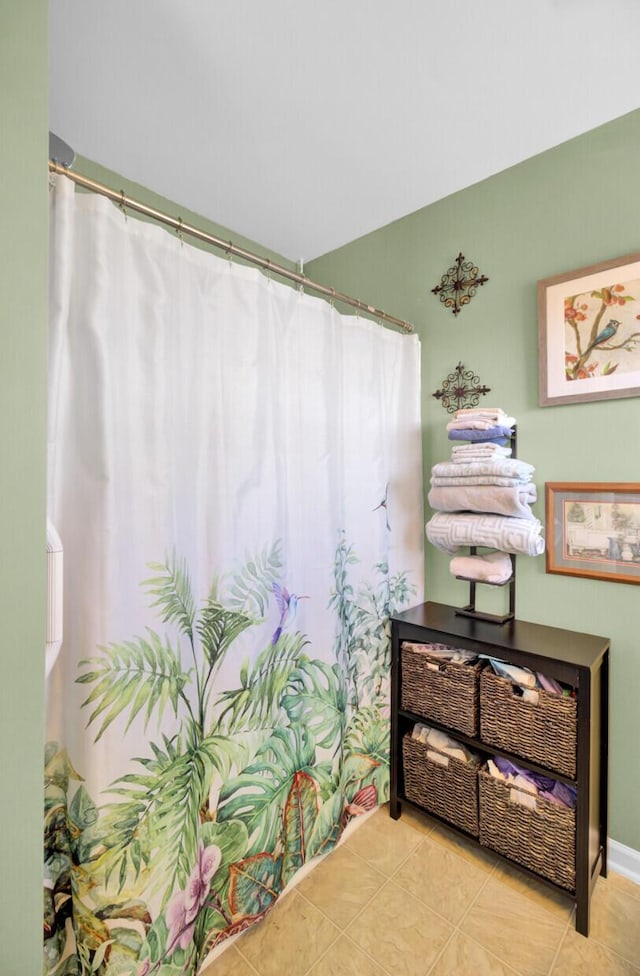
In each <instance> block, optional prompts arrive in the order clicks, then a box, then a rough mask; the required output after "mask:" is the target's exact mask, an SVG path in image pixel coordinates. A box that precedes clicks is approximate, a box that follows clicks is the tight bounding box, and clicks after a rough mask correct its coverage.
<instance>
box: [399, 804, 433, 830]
mask: <svg viewBox="0 0 640 976" xmlns="http://www.w3.org/2000/svg"><path fill="white" fill-rule="evenodd" d="M401 820H402V823H403V824H406V825H407V826H408V827H413V829H414V830H417V831H418V833H419V834H426V835H428V834H431V833H433V831H434V830H435V829H436V827H437V826H438V821H437V820H434V819H433V817H430V816H429V814H428V813H421V812H420V811H419V810H416V809H414V807H410V806H409V804H408V803H403V804H402V813H401Z"/></svg>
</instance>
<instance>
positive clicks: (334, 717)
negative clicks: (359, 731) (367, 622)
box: [282, 660, 347, 748]
mask: <svg viewBox="0 0 640 976" xmlns="http://www.w3.org/2000/svg"><path fill="white" fill-rule="evenodd" d="M282 704H283V707H284V709H285V711H286V712H287V715H288V716H289V720H290V722H291V724H292V725H293V724H296V723H300V724H304V725H306V726H307V728H308V729H309V730H310V732H311V734H312V735H313V736H314V738H315V742H316V745H317V746H320V747H324V748H329V747H331V746H334V747H335V745H336V741H339V740H340V738H341V737H342V732H343V729H344V723H345V710H346V706H347V696H346V690H345V688H344V682H343V680H342V675H341V673H340V669H339V668H338V665H337V664H334V665H333V666H331V667H330V666H329V665H328V664H325V663H324V662H323V661H319V660H312V661H308V660H305V661H302V662H301V663H300V665H299V667H297V668H296V670H295V671H293V672H292V673H291V675H290V676H289V681H288V685H287V694H285V695H284V696H283V699H282Z"/></svg>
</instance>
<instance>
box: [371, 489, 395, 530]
mask: <svg viewBox="0 0 640 976" xmlns="http://www.w3.org/2000/svg"><path fill="white" fill-rule="evenodd" d="M388 498H389V483H388V482H387V484H386V485H385V487H384V498H383V499H382V501H381V502H380V504H379V505H376V507H375V508H374V509H373V511H374V512H377V511H378V510H379V509H381V508H383V509H384V520H385V524H386V526H387V532H390V531H391V526H390V525H389V508H388V505H387V500H388Z"/></svg>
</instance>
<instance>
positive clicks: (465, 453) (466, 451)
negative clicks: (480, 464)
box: [451, 441, 511, 463]
mask: <svg viewBox="0 0 640 976" xmlns="http://www.w3.org/2000/svg"><path fill="white" fill-rule="evenodd" d="M503 457H511V448H510V447H501V446H500V444H495V443H493V441H472V442H471V443H469V444H465V443H461V444H456V445H455V447H453V448H452V449H451V460H452V461H455V462H456V463H458V462H464V461H488V460H490V459H491V458H503Z"/></svg>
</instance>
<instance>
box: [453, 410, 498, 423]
mask: <svg viewBox="0 0 640 976" xmlns="http://www.w3.org/2000/svg"><path fill="white" fill-rule="evenodd" d="M453 416H454V417H455V419H456V420H458V419H460V418H461V417H489V418H495V419H496V420H499V419H501V418H502V417H506V416H507V414H506V413H505V411H504V410H503V409H502V407H460V409H459V410H456V411H455V413H454V415H453Z"/></svg>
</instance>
